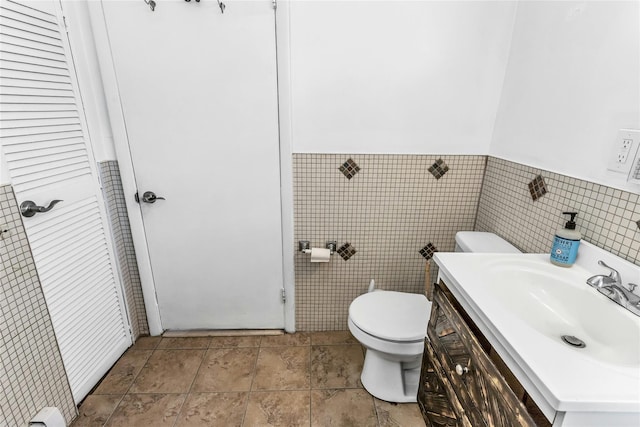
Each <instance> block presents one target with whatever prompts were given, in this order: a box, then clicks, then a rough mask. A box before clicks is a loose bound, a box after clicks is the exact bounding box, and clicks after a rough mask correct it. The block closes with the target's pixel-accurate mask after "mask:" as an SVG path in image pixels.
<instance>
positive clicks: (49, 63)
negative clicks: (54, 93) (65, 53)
mask: <svg viewBox="0 0 640 427" xmlns="http://www.w3.org/2000/svg"><path fill="white" fill-rule="evenodd" d="M0 53H1V54H2V58H3V60H5V61H11V62H18V63H21V64H29V65H38V66H41V67H47V68H53V69H55V70H58V72H59V73H63V74H65V75H66V73H67V70H68V67H67V63H66V61H60V60H55V59H49V58H43V57H41V56H39V55H38V56H33V55H25V54H22V53H13V52H8V51H7V49H4V48H3V49H1V50H0Z"/></svg>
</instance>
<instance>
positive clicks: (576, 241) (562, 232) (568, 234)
mask: <svg viewBox="0 0 640 427" xmlns="http://www.w3.org/2000/svg"><path fill="white" fill-rule="evenodd" d="M562 214H563V215H571V219H570V220H569V221H567V223H566V224H565V225H564V228H563V227H561V228H559V229H558V231H557V232H556V235H555V237H554V238H553V246H552V247H551V263H552V264H555V265H557V266H560V267H571V266H572V265H573V263H574V262H576V257H577V256H578V247H579V246H580V237H581V236H580V232H579V231H578V230H576V222H575V218H576V215H578V212H562Z"/></svg>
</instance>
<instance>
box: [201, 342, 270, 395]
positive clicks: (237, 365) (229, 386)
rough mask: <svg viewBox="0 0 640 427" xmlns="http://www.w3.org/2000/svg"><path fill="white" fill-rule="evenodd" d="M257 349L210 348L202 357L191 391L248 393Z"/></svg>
mask: <svg viewBox="0 0 640 427" xmlns="http://www.w3.org/2000/svg"><path fill="white" fill-rule="evenodd" d="M258 350H259V349H258V348H257V347H254V348H212V349H209V350H208V351H207V353H206V355H205V357H204V361H203V362H202V366H200V370H199V371H198V375H197V376H196V380H195V382H194V384H193V391H197V392H201V391H208V392H213V391H249V390H250V389H251V381H252V380H253V374H254V372H255V366H256V358H257V357H258Z"/></svg>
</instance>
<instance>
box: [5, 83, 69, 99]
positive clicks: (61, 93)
mask: <svg viewBox="0 0 640 427" xmlns="http://www.w3.org/2000/svg"><path fill="white" fill-rule="evenodd" d="M0 91H1V92H2V93H3V94H4V95H14V96H48V97H63V98H70V99H73V97H74V95H73V91H72V90H71V88H65V89H45V88H42V87H38V88H32V87H22V86H5V85H0Z"/></svg>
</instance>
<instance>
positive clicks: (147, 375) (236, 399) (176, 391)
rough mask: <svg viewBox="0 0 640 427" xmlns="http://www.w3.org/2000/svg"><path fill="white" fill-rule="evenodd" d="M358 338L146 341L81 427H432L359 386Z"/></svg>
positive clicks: (84, 412)
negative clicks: (427, 426) (376, 397)
mask: <svg viewBox="0 0 640 427" xmlns="http://www.w3.org/2000/svg"><path fill="white" fill-rule="evenodd" d="M363 361H364V351H363V349H362V347H361V346H360V345H359V343H358V342H357V341H356V340H355V339H354V338H353V337H352V336H351V334H349V332H314V333H296V334H287V335H279V336H264V337H254V336H249V337H205V338H200V337H198V338H160V337H144V338H141V339H139V340H138V341H137V342H136V344H135V345H134V346H133V347H131V348H130V349H129V350H128V351H127V352H126V353H125V354H124V355H123V356H122V358H121V359H120V360H119V361H118V362H117V363H116V365H115V366H114V367H113V368H112V369H111V371H110V372H109V373H108V374H107V375H106V376H105V378H104V379H103V380H102V382H101V383H100V384H99V385H98V386H97V387H96V389H95V390H94V391H93V393H92V394H90V395H89V396H87V398H86V399H85V400H84V402H83V403H82V404H81V406H80V408H79V412H80V415H79V417H78V418H77V419H76V420H75V421H74V423H73V424H72V427H82V426H104V425H106V426H136V427H137V426H222V427H230V426H250V427H253V426H358V427H360V426H363V427H364V426H381V427H382V426H403V427H404V426H406V427H424V425H425V424H424V421H423V420H422V416H421V414H420V410H419V409H418V406H417V404H390V403H387V402H384V401H381V400H378V399H375V398H373V397H372V396H371V395H370V394H369V393H367V392H366V391H365V390H364V389H363V388H362V384H360V370H361V369H362V363H363Z"/></svg>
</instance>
